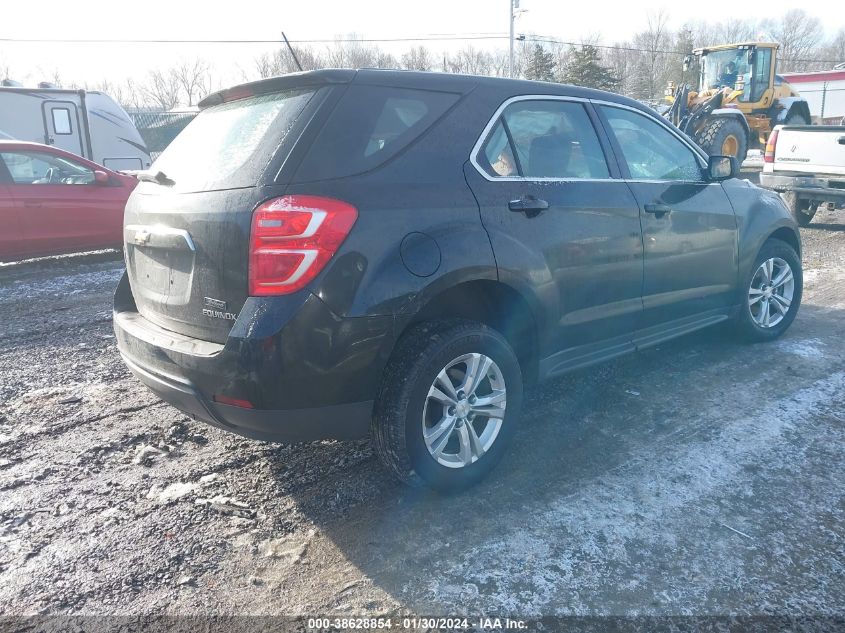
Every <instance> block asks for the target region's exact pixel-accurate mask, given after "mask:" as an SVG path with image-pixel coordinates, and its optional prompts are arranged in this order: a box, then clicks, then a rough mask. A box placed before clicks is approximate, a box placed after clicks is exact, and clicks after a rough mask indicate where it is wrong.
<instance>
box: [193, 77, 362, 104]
mask: <svg viewBox="0 0 845 633" xmlns="http://www.w3.org/2000/svg"><path fill="white" fill-rule="evenodd" d="M356 72H357V71H356V70H349V69H326V70H308V71H305V72H301V73H290V74H288V75H280V76H279V77H270V78H268V79H261V80H259V81H252V82H250V83H246V84H240V85H239V86H233V87H232V88H226V89H225V90H220V91H218V92H214V93H212V94H210V95H208V96H207V97H206V98H205V99H203V100H202V101H200V102H199V104H198V105H199V108H200V110H204V109H206V108H209V107H211V106H215V105H218V104H220V103H225V102H227V101H235V100H237V99H244V98H246V97H251V96H253V95H260V94H267V93H271V92H279V91H281V90H289V89H291V88H304V87H308V86H325V85H329V84H345V83H349V82H350V81H352V79H353V77H355V73H356Z"/></svg>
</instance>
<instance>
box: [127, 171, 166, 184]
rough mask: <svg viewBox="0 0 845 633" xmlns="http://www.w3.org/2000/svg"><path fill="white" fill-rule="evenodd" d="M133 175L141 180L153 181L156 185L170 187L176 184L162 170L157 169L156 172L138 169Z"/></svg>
mask: <svg viewBox="0 0 845 633" xmlns="http://www.w3.org/2000/svg"><path fill="white" fill-rule="evenodd" d="M134 176H135V177H136V178H137V179H138V180H140V181H142V182H154V183H156V184H157V185H164V186H165V187H172V186H173V185H175V184H176V183H175V182H174V181H172V180H170V178H168V177H167V175H166V174H165V173H164V172H163V171H157V172H156V173H152V172H149V171H138V172H135V174H134Z"/></svg>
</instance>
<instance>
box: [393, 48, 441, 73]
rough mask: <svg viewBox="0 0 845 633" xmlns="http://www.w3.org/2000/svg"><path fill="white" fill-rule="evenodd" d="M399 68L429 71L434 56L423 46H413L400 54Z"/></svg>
mask: <svg viewBox="0 0 845 633" xmlns="http://www.w3.org/2000/svg"><path fill="white" fill-rule="evenodd" d="M401 67H402V68H404V69H405V70H431V69H432V68H433V67H434V56H433V55H432V54H431V51H429V50H428V49H427V48H426V47H425V46H422V45H420V46H415V47H413V48H412V49H410V50H409V51H407V52H406V53H403V54H402V57H401Z"/></svg>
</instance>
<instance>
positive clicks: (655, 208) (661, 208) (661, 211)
mask: <svg viewBox="0 0 845 633" xmlns="http://www.w3.org/2000/svg"><path fill="white" fill-rule="evenodd" d="M645 212H646V213H653V214H654V215H656V216H658V217H659V216H661V215H666V214H667V213H672V208H671V207H670V206H669V205H666V204H647V205H645Z"/></svg>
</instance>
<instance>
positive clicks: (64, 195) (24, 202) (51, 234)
mask: <svg viewBox="0 0 845 633" xmlns="http://www.w3.org/2000/svg"><path fill="white" fill-rule="evenodd" d="M137 184H138V181H137V180H136V179H135V178H133V177H132V176H126V175H124V174H119V173H117V172H114V171H111V170H109V169H106V168H105V167H102V166H100V165H97V164H96V163H92V162H91V161H90V160H86V159H84V158H81V157H80V156H76V155H75V154H71V153H70V152H65V151H63V150H60V149H56V148H55V147H50V146H48V145H39V144H38V143H25V142H22V141H0V261H13V260H17V259H24V258H26V257H37V256H40V255H57V254H60V253H72V252H75V251H83V250H92V249H97V248H120V246H121V244H122V243H123V208H124V207H125V206H126V200H127V198H129V194H130V193H132V190H133V189H134V188H135V185H137Z"/></svg>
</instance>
